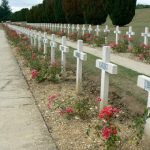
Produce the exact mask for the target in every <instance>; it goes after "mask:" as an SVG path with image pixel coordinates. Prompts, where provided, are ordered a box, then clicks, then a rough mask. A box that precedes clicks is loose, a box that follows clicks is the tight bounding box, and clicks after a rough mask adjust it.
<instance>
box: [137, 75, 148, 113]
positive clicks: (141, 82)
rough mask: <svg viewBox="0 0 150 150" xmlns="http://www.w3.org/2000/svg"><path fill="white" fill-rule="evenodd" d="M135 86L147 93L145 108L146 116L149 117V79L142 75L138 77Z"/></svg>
mask: <svg viewBox="0 0 150 150" xmlns="http://www.w3.org/2000/svg"><path fill="white" fill-rule="evenodd" d="M137 85H138V86H139V87H140V88H142V89H144V90H145V91H147V92H148V102H147V108H148V114H149V115H150V78H149V77H147V76H144V75H139V76H138V82H137Z"/></svg>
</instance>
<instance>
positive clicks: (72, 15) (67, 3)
mask: <svg viewBox="0 0 150 150" xmlns="http://www.w3.org/2000/svg"><path fill="white" fill-rule="evenodd" d="M85 1H86V0H85ZM62 5H63V10H64V12H65V16H66V20H67V22H68V23H73V24H83V23H84V17H83V12H82V7H81V0H62Z"/></svg>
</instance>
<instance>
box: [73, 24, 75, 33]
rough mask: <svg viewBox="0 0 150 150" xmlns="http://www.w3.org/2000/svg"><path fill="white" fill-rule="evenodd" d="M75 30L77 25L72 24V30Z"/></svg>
mask: <svg viewBox="0 0 150 150" xmlns="http://www.w3.org/2000/svg"><path fill="white" fill-rule="evenodd" d="M74 30H75V26H74V24H73V25H72V32H74Z"/></svg>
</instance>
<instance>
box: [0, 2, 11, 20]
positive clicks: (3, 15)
mask: <svg viewBox="0 0 150 150" xmlns="http://www.w3.org/2000/svg"><path fill="white" fill-rule="evenodd" d="M10 15H11V9H10V7H9V3H8V0H2V3H1V5H0V21H6V20H9V19H10Z"/></svg>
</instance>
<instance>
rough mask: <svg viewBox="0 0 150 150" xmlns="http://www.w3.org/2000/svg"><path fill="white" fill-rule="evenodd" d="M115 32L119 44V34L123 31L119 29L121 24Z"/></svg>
mask: <svg viewBox="0 0 150 150" xmlns="http://www.w3.org/2000/svg"><path fill="white" fill-rule="evenodd" d="M114 33H115V34H116V44H119V34H121V31H120V30H119V26H117V27H116V30H115V31H114Z"/></svg>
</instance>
